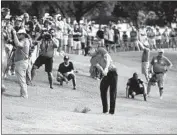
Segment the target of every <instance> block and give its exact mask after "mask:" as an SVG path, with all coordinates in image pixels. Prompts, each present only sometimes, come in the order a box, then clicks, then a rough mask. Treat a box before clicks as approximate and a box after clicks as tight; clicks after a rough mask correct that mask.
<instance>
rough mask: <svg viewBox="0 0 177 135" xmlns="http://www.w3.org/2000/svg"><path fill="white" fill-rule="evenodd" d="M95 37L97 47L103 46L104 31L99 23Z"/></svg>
mask: <svg viewBox="0 0 177 135" xmlns="http://www.w3.org/2000/svg"><path fill="white" fill-rule="evenodd" d="M96 37H97V38H98V47H100V46H101V47H104V31H103V30H102V28H101V25H99V30H98V31H97V33H96Z"/></svg>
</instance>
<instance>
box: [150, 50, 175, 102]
mask: <svg viewBox="0 0 177 135" xmlns="http://www.w3.org/2000/svg"><path fill="white" fill-rule="evenodd" d="M171 66H172V63H171V61H170V60H169V59H168V58H167V57H165V56H164V50H163V49H160V50H159V51H158V56H155V57H153V58H152V61H151V66H150V68H149V69H150V72H152V73H153V75H152V77H151V78H150V80H149V82H148V86H147V94H148V95H149V93H150V89H151V85H153V84H154V83H156V82H157V84H158V87H159V93H160V99H162V95H163V89H164V86H163V84H164V78H165V74H166V72H167V71H168V70H169V69H170V68H171Z"/></svg>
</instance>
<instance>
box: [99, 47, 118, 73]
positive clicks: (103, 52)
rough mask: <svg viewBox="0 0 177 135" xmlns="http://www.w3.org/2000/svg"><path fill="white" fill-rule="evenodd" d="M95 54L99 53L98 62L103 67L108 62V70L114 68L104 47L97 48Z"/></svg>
mask: <svg viewBox="0 0 177 135" xmlns="http://www.w3.org/2000/svg"><path fill="white" fill-rule="evenodd" d="M97 55H101V56H102V57H101V58H100V59H99V61H98V64H99V65H100V66H101V67H102V68H103V69H105V68H106V66H107V64H108V71H111V70H116V66H115V65H114V64H113V61H112V58H111V56H110V55H109V54H108V53H107V51H106V50H105V49H104V48H101V47H100V48H98V50H97Z"/></svg>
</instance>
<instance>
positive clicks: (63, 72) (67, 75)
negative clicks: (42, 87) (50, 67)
mask: <svg viewBox="0 0 177 135" xmlns="http://www.w3.org/2000/svg"><path fill="white" fill-rule="evenodd" d="M71 79H72V82H73V89H74V90H75V89H76V77H75V74H74V66H73V63H72V62H70V61H69V57H68V56H64V62H63V63H61V64H60V65H59V68H58V72H57V81H58V82H60V85H63V81H65V82H66V83H68V81H70V80H71Z"/></svg>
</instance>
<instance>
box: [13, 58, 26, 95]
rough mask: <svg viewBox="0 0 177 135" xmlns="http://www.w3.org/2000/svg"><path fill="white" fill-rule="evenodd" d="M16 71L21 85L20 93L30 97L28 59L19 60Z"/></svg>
mask: <svg viewBox="0 0 177 135" xmlns="http://www.w3.org/2000/svg"><path fill="white" fill-rule="evenodd" d="M15 66H16V68H15V71H16V75H17V79H18V82H19V85H20V87H21V89H20V94H21V96H22V97H24V98H28V92H27V84H26V70H27V68H28V60H26V61H19V62H16V63H15Z"/></svg>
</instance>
